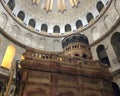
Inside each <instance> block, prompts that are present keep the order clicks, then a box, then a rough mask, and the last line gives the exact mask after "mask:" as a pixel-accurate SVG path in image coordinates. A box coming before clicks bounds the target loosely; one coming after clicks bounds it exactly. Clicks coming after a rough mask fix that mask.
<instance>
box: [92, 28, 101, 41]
mask: <svg viewBox="0 0 120 96" xmlns="http://www.w3.org/2000/svg"><path fill="white" fill-rule="evenodd" d="M91 33H92V38H93V40H97V39H98V38H99V37H100V33H99V32H98V31H97V28H96V27H93V28H92V30H91Z"/></svg>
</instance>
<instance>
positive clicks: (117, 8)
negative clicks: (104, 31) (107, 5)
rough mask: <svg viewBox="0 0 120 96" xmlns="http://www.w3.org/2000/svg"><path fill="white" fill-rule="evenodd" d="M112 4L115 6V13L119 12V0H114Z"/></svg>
mask: <svg viewBox="0 0 120 96" xmlns="http://www.w3.org/2000/svg"><path fill="white" fill-rule="evenodd" d="M114 6H115V9H116V11H117V13H118V14H120V1H119V0H115V3H114Z"/></svg>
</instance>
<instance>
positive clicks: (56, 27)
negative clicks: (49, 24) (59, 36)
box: [53, 25, 60, 33]
mask: <svg viewBox="0 0 120 96" xmlns="http://www.w3.org/2000/svg"><path fill="white" fill-rule="evenodd" d="M53 32H54V33H60V27H59V26H57V25H56V26H54V28H53Z"/></svg>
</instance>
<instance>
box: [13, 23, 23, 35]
mask: <svg viewBox="0 0 120 96" xmlns="http://www.w3.org/2000/svg"><path fill="white" fill-rule="evenodd" d="M12 31H13V32H12V34H13V36H15V37H18V36H19V35H20V31H21V30H20V27H19V26H18V25H12Z"/></svg>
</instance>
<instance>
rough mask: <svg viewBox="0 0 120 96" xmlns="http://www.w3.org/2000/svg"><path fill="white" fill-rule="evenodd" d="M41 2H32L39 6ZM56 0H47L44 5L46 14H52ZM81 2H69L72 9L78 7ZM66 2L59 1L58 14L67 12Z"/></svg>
mask: <svg viewBox="0 0 120 96" xmlns="http://www.w3.org/2000/svg"><path fill="white" fill-rule="evenodd" d="M40 1H41V0H32V3H33V4H36V5H39V4H40ZM54 1H55V0H45V3H44V10H46V12H47V13H48V12H51V11H52V10H53V8H54V6H53V2H54ZM79 3H80V2H79V0H69V4H70V5H71V7H72V8H74V7H78V4H79ZM66 5H67V4H66V2H65V0H57V7H58V12H62V13H63V12H64V11H65V10H66Z"/></svg>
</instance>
